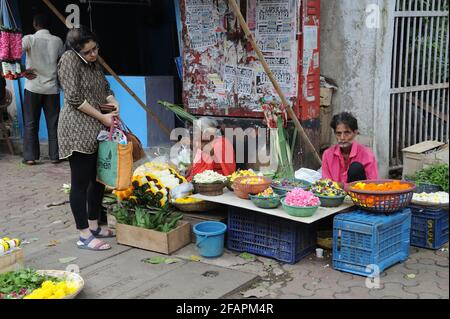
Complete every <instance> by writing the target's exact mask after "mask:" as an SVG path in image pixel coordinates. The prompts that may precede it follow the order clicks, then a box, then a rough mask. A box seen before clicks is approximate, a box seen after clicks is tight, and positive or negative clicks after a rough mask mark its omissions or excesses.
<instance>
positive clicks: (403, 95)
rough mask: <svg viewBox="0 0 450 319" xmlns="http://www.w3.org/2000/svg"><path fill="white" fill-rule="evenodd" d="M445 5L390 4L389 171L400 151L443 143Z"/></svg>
mask: <svg viewBox="0 0 450 319" xmlns="http://www.w3.org/2000/svg"><path fill="white" fill-rule="evenodd" d="M448 7H449V0H396V8H395V21H394V44H393V55H392V75H391V94H390V95H391V96H390V98H391V103H390V104H391V106H390V141H389V142H390V148H389V159H390V163H389V164H390V167H391V168H397V167H401V165H402V152H401V150H402V149H403V148H405V147H408V146H410V145H414V144H416V143H419V142H422V141H426V140H438V141H441V142H447V141H448V139H449V97H448V96H449V85H448V83H449V80H448V78H449V72H448V65H449V64H448V45H449V43H448V36H449V23H448Z"/></svg>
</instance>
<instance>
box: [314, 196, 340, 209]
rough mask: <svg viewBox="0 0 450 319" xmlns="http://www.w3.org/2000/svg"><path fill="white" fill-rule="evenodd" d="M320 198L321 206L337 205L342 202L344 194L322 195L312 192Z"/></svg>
mask: <svg viewBox="0 0 450 319" xmlns="http://www.w3.org/2000/svg"><path fill="white" fill-rule="evenodd" d="M314 195H315V196H317V197H319V199H320V206H322V207H338V206H341V204H342V203H343V202H344V198H345V195H340V196H323V195H319V194H314Z"/></svg>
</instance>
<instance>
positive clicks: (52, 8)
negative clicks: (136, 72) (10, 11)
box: [42, 0, 170, 136]
mask: <svg viewBox="0 0 450 319" xmlns="http://www.w3.org/2000/svg"><path fill="white" fill-rule="evenodd" d="M42 1H43V2H44V3H45V4H46V5H47V7H49V9H50V10H51V11H52V12H53V13H54V14H55V15H56V16H57V17H58V18H59V20H61V22H62V23H64V25H65V24H66V18H65V17H64V16H63V15H62V14H61V13H60V12H59V11H58V9H57V8H56V7H55V6H54V5H53V4H52V3H51V2H50V0H42ZM97 59H98V62H99V63H100V64H101V65H102V66H103V67H104V68H105V69H106V71H108V72H109V74H111V75H112V76H113V77H114V78H115V79H116V81H117V82H119V84H120V85H121V86H122V87H123V88H124V89H125V90H126V91H127V92H128V93H129V94H130V95H131V96H132V97H133V98H134V99H135V100H136V101H137V102H138V103H139V105H140V106H141V107H142V108H143V109H144V110H145V111H147V113H148V114H150V116H151V117H153V118H154V119H155V121H156V123H158V125H159V126H160V127H161V128H162V129H163V131H164V132H165V133H166V134H167V135H169V136H170V130H169V129H168V128H167V127H166V126H165V125H164V123H162V122H161V120H160V119H159V118H158V117H157V116H156V115H155V113H153V112H152V110H150V108H149V107H148V106H147V105H145V103H144V102H143V101H142V100H141V99H140V98H139V97H138V96H137V95H136V94H135V93H134V92H133V90H131V89H130V87H129V86H128V85H126V84H125V82H123V81H122V79H121V78H120V77H119V76H118V75H117V74H116V72H114V70H113V69H111V67H110V66H109V65H108V64H107V63H106V62H105V60H104V59H103V58H102V57H101V56H100V55H98V56H97Z"/></svg>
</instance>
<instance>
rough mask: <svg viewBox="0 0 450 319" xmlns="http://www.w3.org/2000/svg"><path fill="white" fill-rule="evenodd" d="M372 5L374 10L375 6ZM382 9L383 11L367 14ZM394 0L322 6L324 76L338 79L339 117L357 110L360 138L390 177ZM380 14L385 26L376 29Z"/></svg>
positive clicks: (333, 0) (338, 0) (339, 0)
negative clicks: (390, 104)
mask: <svg viewBox="0 0 450 319" xmlns="http://www.w3.org/2000/svg"><path fill="white" fill-rule="evenodd" d="M371 5H372V6H371ZM373 5H377V6H378V8H379V10H378V12H375V13H374V11H370V12H366V9H367V8H369V9H373V8H375V7H373ZM394 5H395V2H394V1H389V0H379V1H373V0H359V1H351V0H327V1H322V2H321V29H320V32H321V54H320V60H321V74H322V75H323V76H326V77H328V78H331V79H333V80H334V81H335V82H336V84H337V85H338V90H337V91H335V92H334V95H333V107H334V113H339V112H342V111H350V112H352V113H353V114H354V115H355V116H356V117H357V119H358V124H359V129H360V136H358V140H359V141H360V142H361V143H363V144H365V145H367V146H369V147H372V149H373V150H374V152H375V155H376V156H377V159H378V164H379V169H380V175H381V176H384V177H385V176H387V174H388V169H389V167H388V165H389V161H388V156H389V153H388V152H389V118H388V115H389V88H390V65H391V47H392V34H393V27H392V23H393V14H394ZM377 13H379V26H378V27H372V26H373V25H372V24H370V22H372V21H373V20H371V17H373V14H377Z"/></svg>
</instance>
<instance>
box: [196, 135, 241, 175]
mask: <svg viewBox="0 0 450 319" xmlns="http://www.w3.org/2000/svg"><path fill="white" fill-rule="evenodd" d="M209 145H210V146H211V150H212V152H209V153H212V154H213V155H212V156H211V155H210V154H209V153H208V152H204V151H202V150H197V153H196V154H195V157H194V163H193V165H192V170H191V172H190V174H189V176H188V177H187V180H188V181H191V180H192V177H194V175H196V174H199V173H202V172H204V171H206V170H212V171H215V172H217V173H219V174H222V175H224V176H228V175H231V174H232V173H234V172H235V171H236V161H235V158H234V149H233V144H231V143H230V141H228V139H226V138H225V137H223V136H219V137H216V138H215V139H214V140H213V141H212V142H211V143H210V144H209Z"/></svg>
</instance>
